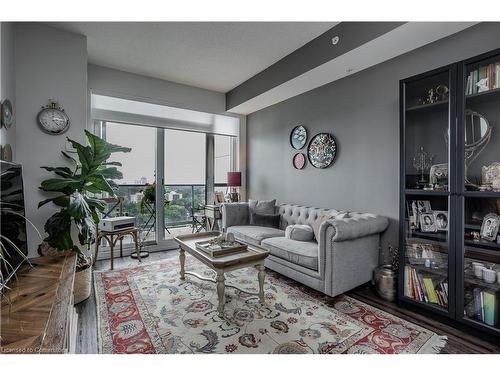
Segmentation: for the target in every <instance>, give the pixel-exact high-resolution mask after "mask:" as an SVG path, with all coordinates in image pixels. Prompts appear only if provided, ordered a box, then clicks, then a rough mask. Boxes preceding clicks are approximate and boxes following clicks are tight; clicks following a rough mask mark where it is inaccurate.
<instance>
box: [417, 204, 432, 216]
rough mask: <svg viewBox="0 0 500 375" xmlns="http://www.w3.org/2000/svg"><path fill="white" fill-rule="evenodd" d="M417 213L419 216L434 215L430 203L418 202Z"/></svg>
mask: <svg viewBox="0 0 500 375" xmlns="http://www.w3.org/2000/svg"><path fill="white" fill-rule="evenodd" d="M417 211H418V213H419V214H423V213H432V207H431V202H430V201H417Z"/></svg>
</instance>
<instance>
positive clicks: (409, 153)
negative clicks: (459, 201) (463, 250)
mask: <svg viewBox="0 0 500 375" xmlns="http://www.w3.org/2000/svg"><path fill="white" fill-rule="evenodd" d="M454 72H455V70H454V69H452V68H447V69H443V70H440V71H437V72H432V73H429V74H426V75H421V76H419V77H416V78H412V79H409V80H407V81H404V82H403V84H402V85H403V86H402V92H403V98H404V100H403V103H402V119H403V126H402V129H401V130H402V143H403V145H402V147H403V150H404V151H403V153H404V155H402V160H403V161H402V162H403V163H404V165H403V166H402V176H401V177H402V179H403V180H404V182H402V183H403V186H404V189H403V192H402V199H401V210H404V213H403V212H401V217H404V218H405V220H404V222H403V223H402V233H403V236H402V241H401V246H402V249H403V252H402V258H401V261H402V262H400V268H401V280H400V295H401V296H402V297H403V299H404V300H405V301H407V302H410V303H414V304H418V305H422V306H425V307H427V308H429V309H432V310H436V311H438V312H440V313H442V314H444V315H448V314H449V311H450V306H451V305H452V302H451V301H450V298H452V299H453V297H451V295H452V294H453V293H452V291H450V287H452V286H451V285H450V282H449V280H450V279H453V273H452V272H453V267H451V266H450V264H452V262H451V261H452V258H453V256H450V253H449V249H450V248H453V246H452V242H454V239H453V237H451V236H450V235H449V232H450V228H452V227H453V221H454V219H453V217H452V216H453V215H452V214H453V210H454V203H453V202H454V201H453V200H452V195H451V192H452V190H453V189H452V187H454V185H453V184H452V183H451V181H452V179H453V178H454V174H453V167H454V166H453V165H452V167H451V168H450V164H451V160H450V159H451V158H450V139H454V136H455V131H456V129H455V127H452V128H450V123H451V121H450V119H451V118H454V111H455V109H454V108H455V106H454V102H453V101H452V100H450V94H451V93H452V90H453V87H454V82H455V81H454V79H455V78H454V77H456V75H455V73H454ZM453 124H454V121H453ZM450 271H451V274H450Z"/></svg>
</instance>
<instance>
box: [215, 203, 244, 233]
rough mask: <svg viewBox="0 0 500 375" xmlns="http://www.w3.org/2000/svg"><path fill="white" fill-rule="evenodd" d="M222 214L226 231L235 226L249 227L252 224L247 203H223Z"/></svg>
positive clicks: (223, 227)
mask: <svg viewBox="0 0 500 375" xmlns="http://www.w3.org/2000/svg"><path fill="white" fill-rule="evenodd" d="M221 213H222V229H223V230H224V231H226V229H227V228H229V227H232V226H234V225H248V224H249V222H250V211H249V209H248V203H246V202H239V203H223V204H222V205H221Z"/></svg>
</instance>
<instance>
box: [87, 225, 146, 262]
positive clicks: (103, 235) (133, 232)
mask: <svg viewBox="0 0 500 375" xmlns="http://www.w3.org/2000/svg"><path fill="white" fill-rule="evenodd" d="M125 236H132V238H133V239H134V243H135V252H136V254H137V259H139V262H140V261H141V253H140V251H139V229H137V228H135V227H134V228H126V229H122V230H117V231H113V232H105V231H101V232H98V233H97V238H96V240H95V255H94V263H95V261H96V259H97V254H98V253H99V242H101V239H104V240H106V241H107V242H108V244H109V249H110V252H111V269H113V257H114V254H113V253H114V250H115V246H116V242H117V241H118V240H120V258H121V257H123V237H125Z"/></svg>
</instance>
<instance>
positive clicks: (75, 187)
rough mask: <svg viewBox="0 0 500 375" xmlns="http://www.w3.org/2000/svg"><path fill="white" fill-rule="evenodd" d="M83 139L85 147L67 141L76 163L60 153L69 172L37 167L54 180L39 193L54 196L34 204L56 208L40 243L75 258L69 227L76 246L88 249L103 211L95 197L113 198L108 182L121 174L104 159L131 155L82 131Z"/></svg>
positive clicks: (42, 186) (46, 224)
mask: <svg viewBox="0 0 500 375" xmlns="http://www.w3.org/2000/svg"><path fill="white" fill-rule="evenodd" d="M85 135H86V136H87V140H88V146H84V145H82V144H80V143H78V142H76V141H73V140H71V139H69V138H68V141H69V142H70V143H71V145H72V146H73V147H74V148H75V149H76V152H77V155H78V160H77V159H75V158H73V157H72V156H71V155H69V154H68V153H66V152H65V151H61V153H62V154H63V156H64V157H65V158H67V159H68V160H70V161H71V163H72V164H73V168H69V167H41V168H43V169H45V170H47V171H49V172H53V173H54V174H55V175H56V176H57V177H55V178H50V179H47V180H45V181H43V182H42V183H41V185H40V189H41V190H43V191H46V192H53V193H58V195H56V196H54V197H51V198H48V199H45V200H43V201H41V202H40V203H39V204H38V208H40V207H42V206H43V205H45V204H47V203H52V204H55V205H56V206H57V207H59V208H60V209H59V211H58V212H56V213H55V214H54V215H52V216H51V217H50V218H49V219H48V220H47V222H46V223H45V227H44V229H45V231H46V232H47V234H48V236H47V237H46V238H45V239H44V241H45V242H46V243H48V245H49V246H50V247H51V248H54V249H57V250H59V251H67V250H70V251H71V250H72V251H76V252H78V253H79V254H81V252H80V249H79V247H78V246H77V245H76V244H75V243H74V242H73V239H72V237H71V229H72V226H73V225H75V226H76V228H77V231H78V241H79V243H80V245H86V246H87V248H89V247H90V244H91V243H92V242H93V241H94V240H95V236H96V226H97V224H98V223H99V213H100V212H103V211H104V209H105V207H106V205H105V203H104V202H103V201H102V200H101V199H99V198H98V196H99V195H101V194H102V193H108V194H109V195H110V196H114V191H113V187H115V186H116V185H115V184H114V182H113V181H112V180H113V179H120V178H122V173H121V172H120V171H119V170H118V169H117V168H116V167H117V166H118V167H119V166H121V163H119V162H108V159H109V158H110V156H111V154H113V153H115V152H130V151H131V149H130V148H128V147H121V146H118V145H113V144H110V143H107V142H106V141H104V140H103V139H101V138H99V137H97V136H95V135H94V134H92V133H90V132H88V131H85Z"/></svg>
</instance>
